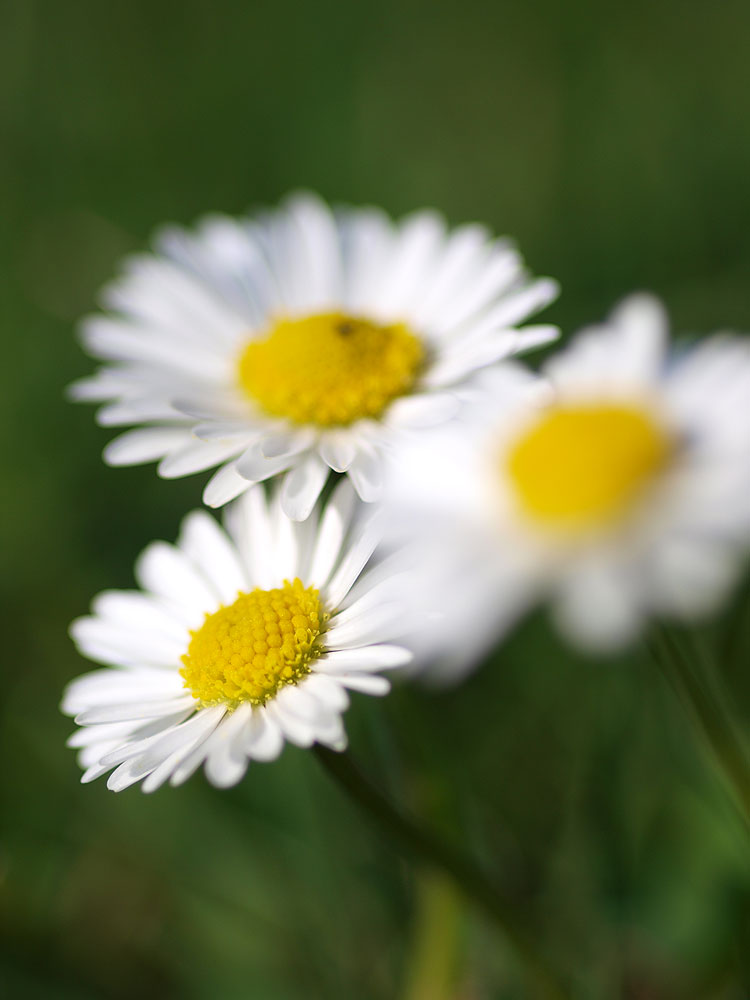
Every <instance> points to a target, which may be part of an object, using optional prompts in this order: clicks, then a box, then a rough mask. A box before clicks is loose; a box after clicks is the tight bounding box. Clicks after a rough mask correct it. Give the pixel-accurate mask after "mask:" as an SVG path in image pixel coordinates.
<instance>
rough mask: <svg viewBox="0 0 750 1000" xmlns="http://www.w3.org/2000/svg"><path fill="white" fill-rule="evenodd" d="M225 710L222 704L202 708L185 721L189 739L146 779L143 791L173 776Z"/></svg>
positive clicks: (184, 724)
mask: <svg viewBox="0 0 750 1000" xmlns="http://www.w3.org/2000/svg"><path fill="white" fill-rule="evenodd" d="M224 712H225V709H224V707H223V706H222V705H216V706H214V708H208V709H201V710H200V711H199V712H196V714H195V715H194V716H193V717H192V718H191V719H188V721H187V722H185V723H183V727H182V728H183V730H185V731H186V732H185V734H184V735H185V736H186V737H187V736H188V735H189V739H186V740H185V742H184V743H183V745H182V746H180V747H179V748H178V749H177V750H175V751H174V752H173V753H171V754H170V755H169V756H168V757H167V758H166V759H165V760H164V761H162V763H161V764H159V765H158V766H157V767H155V768H154V770H153V771H152V772H151V774H149V775H148V777H146V778H145V779H144V782H143V785H142V788H143V791H144V792H154V791H156V789H157V788H160V787H161V786H162V785H163V784H164V782H165V781H167V780H168V779H169V778H170V777H171V776H172V774H173V772H174V771H175V770H176V768H177V767H178V766H179V765H180V764H181V763H182V761H184V760H185V759H186V758H187V757H188V756H189V755H190V754H192V753H193V752H194V750H195V749H196V748H197V747H200V746H203V744H204V743H205V741H206V740H207V739H208V737H209V736H210V735H211V733H212V732H213V731H214V729H215V728H216V726H217V725H218V724H219V722H220V721H221V719H222V718H223V716H224ZM175 783H177V782H175Z"/></svg>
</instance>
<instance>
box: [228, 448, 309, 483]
mask: <svg viewBox="0 0 750 1000" xmlns="http://www.w3.org/2000/svg"><path fill="white" fill-rule="evenodd" d="M296 460H297V455H296V453H287V454H284V455H280V456H279V457H278V458H266V456H265V455H264V454H263V450H262V441H260V442H256V443H255V444H254V445H251V446H250V447H249V448H248V449H247V451H246V452H245V454H244V455H242V456H241V457H240V458H239V459H237V463H236V465H237V471H238V472H239V474H240V475H241V476H244V478H245V479H247V480H248V481H249V482H251V483H262V482H263V481H264V480H265V479H270V478H271V476H276V475H278V473H279V472H283V471H284V470H285V469H288V468H289V467H290V466H291V465H294V463H295V461H296Z"/></svg>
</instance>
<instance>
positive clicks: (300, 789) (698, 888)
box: [0, 0, 750, 1000]
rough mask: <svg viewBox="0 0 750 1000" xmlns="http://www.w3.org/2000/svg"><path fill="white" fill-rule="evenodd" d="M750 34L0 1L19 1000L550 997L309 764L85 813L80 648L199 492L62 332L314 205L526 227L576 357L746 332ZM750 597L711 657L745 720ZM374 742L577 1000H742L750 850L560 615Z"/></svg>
mask: <svg viewBox="0 0 750 1000" xmlns="http://www.w3.org/2000/svg"><path fill="white" fill-rule="evenodd" d="M749 33H750V7H748V5H747V3H746V2H744V0H723V2H722V3H720V4H714V5H712V6H711V7H709V6H708V5H705V4H703V3H695V2H692V0H682V2H680V3H677V2H668V0H651V2H645V0H632V2H630V3H628V4H606V3H601V2H599V3H594V2H585V0H574V2H571V3H567V4H560V3H556V2H554V0H525V2H524V0H510V2H506V0H500V2H493V0H464V2H462V3H448V2H444V0H433V2H431V3H428V2H422V0H400V2H398V3H397V2H395V0H381V2H380V3H377V4H374V3H373V4H344V3H340V2H335V0H318V2H316V3H315V4H312V3H310V4H307V3H304V2H301V0H297V2H289V0H274V2H271V0H256V2H249V3H248V2H246V3H242V2H240V0H236V2H233V0H216V2H214V3H211V4H209V3H206V2H201V0H183V2H182V3H179V4H178V3H173V2H168V0H148V2H146V0H131V2H130V3H127V4H124V3H118V4H103V3H101V2H95V0H71V2H68V3H57V2H53V0H5V2H4V3H2V4H0V149H1V150H2V155H1V156H0V219H1V220H2V222H1V223H0V234H1V238H0V289H2V296H1V297H0V310H1V311H0V333H1V335H2V358H3V364H2V367H1V368H0V371H1V373H2V379H3V384H2V392H0V412H1V413H2V420H1V421H0V434H1V435H2V455H3V459H2V462H3V466H2V482H3V501H4V506H3V517H2V521H1V522H0V530H1V531H2V537H1V538H0V559H1V560H2V569H3V572H2V577H1V580H0V586H1V587H2V600H1V602H0V607H1V608H2V613H3V617H4V619H5V621H4V624H3V629H2V649H3V671H4V680H3V684H2V694H3V707H2V713H3V718H2V737H1V739H2V759H3V762H4V765H3V767H2V769H1V770H0V795H1V796H2V834H1V839H0V934H1V935H2V941H1V943H0V993H2V995H3V996H8V997H11V998H23V1000H25V998H32V1000H35V998H40V1000H42V998H44V1000H47V998H54V1000H58V998H60V1000H89V998H103V1000H120V998H123V1000H124V998H130V997H132V996H135V995H137V996H139V997H142V998H146V1000H148V998H151V997H154V998H156V997H159V998H173V997H174V998H188V1000H204V998H205V1000H208V998H211V1000H215V998H219V1000H235V998H236V1000H240V998H242V1000H246V998H248V1000H308V998H311V997H314V998H316V1000H317V998H320V1000H351V998H353V997H357V998H363V1000H390V998H395V997H398V998H404V1000H494V998H505V1000H522V998H526V997H533V996H535V993H534V991H533V988H532V987H531V986H530V985H529V984H528V983H527V982H525V980H524V977H523V972H522V970H521V968H520V967H519V965H518V963H517V961H516V960H515V959H514V957H513V955H512V953H511V952H510V950H509V949H508V948H507V947H506V945H505V944H504V943H503V941H502V940H501V939H499V938H498V936H497V935H496V933H495V931H494V929H493V928H492V927H489V926H488V925H486V924H485V923H484V921H483V920H482V919H481V918H480V917H479V916H478V915H477V914H475V913H473V912H472V911H471V910H469V909H467V908H466V907H465V906H464V905H463V903H461V901H460V900H458V899H457V898H456V897H455V896H454V895H453V894H452V890H451V888H450V887H449V886H446V885H444V884H441V882H440V880H439V879H438V880H435V879H434V877H432V876H430V875H429V874H428V873H424V872H420V871H419V870H416V871H413V870H411V869H409V868H408V867H407V866H405V865H404V863H403V862H402V861H401V860H400V859H399V857H398V855H397V854H395V853H394V852H393V850H392V849H391V847H390V846H389V845H388V844H387V843H384V842H383V841H382V839H381V838H380V837H379V836H378V833H377V831H375V830H373V829H371V828H370V826H369V824H368V823H367V821H365V820H364V819H363V818H362V816H360V815H359V814H357V813H356V812H355V811H354V810H353V808H352V807H351V805H350V804H349V803H347V802H345V801H343V800H342V798H341V796H340V795H339V792H338V790H337V789H336V788H334V787H332V786H331V785H329V783H328V781H327V779H326V777H325V775H323V774H322V773H321V772H320V770H319V768H318V766H317V763H316V761H315V760H314V758H313V757H312V756H311V755H310V754H306V753H304V752H301V751H297V750H294V749H287V750H286V751H285V753H284V755H283V758H282V759H281V760H280V761H279V762H278V763H276V764H274V765H269V766H265V765H264V766H257V767H254V768H251V771H250V773H249V774H248V776H247V778H246V780H245V781H244V782H243V783H242V784H241V786H240V787H238V788H236V789H234V790H232V791H230V792H216V791H214V790H212V789H211V788H210V787H208V785H207V784H206V783H205V781H204V779H203V778H202V777H200V776H198V777H196V778H194V779H193V780H192V781H191V782H190V783H189V785H188V786H187V787H185V788H181V789H179V790H176V791H175V790H164V791H161V792H160V793H158V794H157V795H156V796H154V797H152V798H149V797H146V796H143V795H141V793H140V792H139V791H138V790H137V789H133V790H131V791H128V792H126V793H123V794H122V795H120V796H114V795H113V794H112V793H110V792H108V791H107V790H106V788H105V786H104V783H103V782H99V783H97V784H95V785H93V786H88V787H82V786H80V785H79V784H78V770H77V767H76V764H75V762H74V758H73V754H72V753H71V752H70V751H68V750H65V748H64V746H63V741H64V738H65V736H66V734H67V733H68V731H69V730H70V728H71V727H70V723H69V721H66V720H64V719H62V718H61V717H60V716H59V714H58V711H57V703H58V700H59V695H60V691H61V689H62V687H63V685H64V684H65V682H66V681H67V680H69V679H70V678H71V677H73V676H75V675H76V674H78V673H80V672H82V671H83V670H84V669H86V664H84V663H83V662H82V661H81V660H80V659H79V658H78V657H77V655H76V654H75V652H74V650H73V648H72V645H71V643H70V642H69V640H68V638H67V636H66V628H67V624H68V622H69V621H70V620H71V619H72V618H73V617H75V616H76V615H78V614H80V613H81V612H83V611H84V610H85V609H86V607H87V605H88V602H89V600H90V598H91V597H92V595H93V594H94V593H96V592H97V591H98V590H100V589H102V588H105V587H118V586H125V587H127V586H130V585H132V569H131V567H132V563H133V560H134V557H135V555H136V554H137V552H138V551H139V550H140V548H141V547H142V546H143V545H144V544H145V543H146V542H147V541H149V540H150V539H152V538H154V537H164V538H169V539H172V538H174V536H175V534H176V531H177V524H178V521H179V518H180V516H181V515H182V514H183V513H184V512H185V511H186V510H188V509H190V507H192V506H193V505H195V504H197V503H198V502H199V498H200V490H201V485H202V482H203V480H204V478H205V477H195V478H194V479H189V480H184V481H177V482H160V481H158V480H157V478H156V476H155V475H154V472H153V468H151V467H147V468H140V469H121V470H112V469H107V468H105V467H104V466H103V465H102V463H101V461H100V458H99V455H100V452H101V449H102V447H103V445H104V444H105V442H106V441H107V440H108V438H109V437H110V436H111V432H108V431H104V430H101V429H97V428H96V427H95V425H94V422H93V419H92V412H91V411H90V410H89V409H86V408H83V407H73V406H70V405H68V404H66V403H65V402H64V400H63V387H64V386H65V385H66V383H68V382H69V381H70V380H72V379H73V378H75V377H77V376H79V375H82V374H84V373H87V372H89V371H90V370H91V368H92V364H91V363H90V362H89V361H88V360H87V359H86V358H85V357H84V356H83V354H82V353H81V351H80V350H79V348H78V346H77V345H76V343H75V340H74V335H73V329H74V321H75V320H76V319H77V317H79V316H80V315H82V314H84V313H85V312H87V311H89V310H91V309H93V308H94V307H95V299H96V294H97V289H98V288H99V287H100V285H101V284H102V282H103V281H105V280H106V279H107V278H108V277H110V276H111V275H112V274H113V273H114V270H115V268H116V266H117V262H118V260H119V258H120V257H121V256H122V254H123V253H125V252H128V251H130V250H133V249H138V248H142V247H144V246H145V245H146V241H147V239H148V235H149V232H150V231H151V229H152V228H153V227H154V226H155V225H156V224H158V223H160V222H162V221H165V220H176V221H181V222H190V221H191V220H193V219H194V218H195V217H196V216H197V215H199V214H201V213H203V212H205V211H207V210H224V211H227V212H231V213H236V212H240V211H242V210H244V209H245V208H247V207H248V206H249V205H251V204H256V203H262V202H273V201H275V200H277V199H278V198H279V196H281V195H282V194H283V193H284V192H285V191H286V190H288V189H289V188H293V187H297V186H306V187H311V188H313V189H316V190H319V191H320V192H321V193H322V194H323V195H325V196H326V197H328V198H331V199H333V200H344V201H351V202H355V203H356V202H365V201H368V202H374V203H378V204H382V205H383V206H384V207H386V208H387V209H388V210H389V211H391V212H393V213H397V214H398V213H402V212H405V211H408V210H410V209H412V208H414V207H418V206H422V205H435V206H437V207H438V208H440V209H442V210H443V211H445V212H446V213H447V215H448V217H449V218H450V219H451V221H453V222H459V221H464V220H467V219H473V218H479V219H481V220H484V221H486V222H487V223H489V224H490V225H491V226H493V227H494V228H495V229H496V230H498V231H500V232H509V233H511V234H513V235H514V236H516V237H517V238H518V240H519V242H520V244H521V247H522V249H523V250H524V252H525V254H526V256H527V258H528V260H529V262H530V264H531V266H532V267H533V268H534V270H536V271H537V272H538V273H549V274H553V275H555V276H556V277H558V278H560V279H561V281H562V285H563V297H562V298H561V299H560V301H559V303H558V304H556V305H555V306H554V307H553V308H551V309H550V310H549V311H548V313H547V317H548V318H549V320H550V321H555V322H559V323H561V324H562V325H563V326H564V327H565V328H566V329H568V330H569V329H572V328H573V327H574V326H575V325H577V324H580V323H583V322H587V321H590V320H593V319H596V318H598V317H600V316H601V315H602V314H603V313H604V312H605V310H607V309H608V308H609V307H610V305H611V304H612V302H613V301H614V300H615V299H616V298H617V297H618V296H620V295H622V294H624V293H626V292H628V291H630V290H631V289H633V288H636V287H647V288H651V289H653V290H655V291H657V292H658V293H660V294H661V295H662V296H663V297H664V298H665V300H666V302H667V304H668V306H669V308H670V311H671V314H672V316H673V318H674V321H675V325H676V327H677V328H678V329H680V330H685V331H689V332H695V333H700V332H705V331H708V330H710V329H715V328H719V327H734V328H739V329H746V330H747V329H750V281H749V280H748V279H749V277H750V226H749V225H748V221H749V220H750V184H749V183H748V177H749V176H750V63H749V62H748V34H749ZM749 404H750V401H749ZM749 599H750V590H749V589H748V588H747V587H745V588H744V590H743V592H742V593H741V594H740V595H739V597H738V599H737V601H736V603H735V606H734V607H733V608H732V609H730V610H729V611H728V612H727V614H726V616H725V617H724V619H723V620H722V621H721V622H720V623H718V624H717V625H715V626H714V627H712V628H710V629H709V630H707V632H706V633H705V635H704V641H705V642H706V643H708V644H709V647H710V648H712V649H713V650H714V651H715V652H716V653H717V654H718V655H719V659H720V665H721V670H722V672H723V674H724V678H725V680H726V683H727V685H728V686H729V688H730V691H731V693H732V698H733V701H734V703H735V707H736V710H737V713H738V716H739V717H740V718H741V719H742V720H743V721H744V725H745V727H747V723H748V715H749V714H750V713H749V711H748V710H749V708H750V681H749V680H748V677H749V676H750V675H749V672H748V662H749V661H750V624H749V623H748V615H747V613H746V609H747V607H748V600H749ZM347 721H348V724H349V729H350V732H351V737H352V744H353V748H354V752H355V753H356V755H357V756H358V758H360V760H361V761H362V762H363V763H364V764H365V766H366V767H367V769H368V770H369V772H370V773H371V774H372V775H373V776H375V777H376V778H377V780H378V781H379V782H381V783H382V784H383V785H384V786H386V787H387V788H389V789H390V791H391V792H392V794H394V795H396V796H398V797H400V798H401V799H402V800H403V801H405V802H407V803H409V804H410V805H411V806H412V807H413V808H415V809H418V810H420V811H421V812H423V813H424V814H426V815H428V816H430V817H431V818H432V822H434V823H435V824H436V825H437V826H439V827H440V828H441V829H443V831H444V833H445V835H446V836H448V837H451V838H452V839H453V840H454V841H455V842H456V843H458V844H460V845H463V846H464V847H465V848H466V849H467V850H470V851H472V852H474V853H475V854H476V855H477V856H478V857H480V858H482V859H483V861H484V862H485V863H486V864H487V866H488V867H489V868H491V869H492V870H494V871H496V872H498V873H499V877H500V878H501V880H502V882H503V884H504V886H505V887H506V890H507V892H508V893H509V894H510V895H511V896H512V897H513V898H514V899H516V900H517V905H518V908H519V912H522V913H523V914H524V916H525V917H526V918H527V919H528V920H529V921H530V922H531V924H532V926H533V928H534V933H535V936H536V938H537V940H538V943H539V945H540V947H541V948H542V949H543V950H544V951H545V952H546V953H547V954H548V955H549V956H550V958H551V959H553V960H554V962H555V963H556V964H557V965H558V966H559V967H560V968H561V969H563V970H564V971H565V973H566V974H567V975H569V976H570V977H572V981H573V983H574V995H575V997H576V1000H579V998H580V1000H588V998H591V1000H596V998H605V1000H606V998H619V997H624V998H625V997H627V998H633V1000H651V998H667V1000H670V998H676V1000H680V998H683V1000H694V998H697V997H706V998H709V997H710V998H715V1000H735V998H736V1000H742V998H745V997H747V996H748V995H750V959H749V958H748V954H749V953H750V871H749V870H748V867H749V866H748V850H747V839H746V833H745V831H744V830H743V828H742V825H741V822H740V820H739V819H738V816H737V814H736V812H735V810H734V808H733V805H732V803H731V800H730V798H729V796H728V795H727V792H726V789H725V788H724V786H723V785H722V783H721V780H720V778H719V777H718V775H717V773H716V771H715V770H714V769H713V767H712V766H711V764H710V762H709V760H708V758H707V757H706V755H705V754H704V753H703V748H702V747H701V746H700V745H699V744H698V743H696V740H695V734H694V733H693V732H692V731H691V729H690V726H689V724H688V722H687V719H686V716H685V715H684V714H683V712H682V711H681V709H680V707H679V706H678V705H677V704H676V703H675V702H674V700H673V699H672V698H671V695H670V693H669V691H667V690H666V688H665V686H664V684H663V682H662V681H661V679H660V677H659V676H657V675H656V673H655V672H654V670H653V667H652V665H651V664H650V663H649V661H648V660H646V659H642V658H640V657H639V656H634V657H632V658H631V659H629V660H623V661H616V662H610V663H598V662H590V661H587V660H585V659H581V658H579V657H577V656H575V655H573V654H572V653H570V652H568V651H566V650H565V649H563V648H561V646H560V644H559V643H558V641H557V640H556V639H555V638H554V636H552V634H551V633H550V631H549V629H548V625H547V623H546V621H545V619H544V618H543V616H541V615H540V616H538V617H536V618H534V619H533V620H531V621H529V622H527V623H526V624H525V625H524V626H523V627H522V628H521V629H519V631H518V632H517V634H516V635H515V636H514V637H513V638H512V640H511V641H510V642H509V643H508V644H507V646H506V647H505V648H504V649H503V650H502V651H501V652H500V653H499V654H498V656H497V657H496V658H495V660H494V661H493V662H492V663H490V664H488V665H487V666H486V667H485V669H484V670H483V671H482V672H480V673H479V674H477V675H476V676H475V677H474V678H473V679H472V680H471V681H470V682H469V683H467V684H466V685H465V686H463V687H461V688H460V689H458V690H455V691H451V692H443V693H434V692H433V693H429V692H423V691H421V690H419V689H417V688H414V687H409V688H407V687H403V688H401V689H399V690H398V691H397V692H396V693H395V694H394V695H393V696H392V697H391V698H389V699H387V700H386V701H385V702H383V703H374V702H373V701H372V700H371V701H370V702H368V701H367V699H364V698H359V699H355V704H354V706H353V709H352V711H351V712H350V713H349V716H348V719H347ZM441 913H442V914H443V917H440V916H439V914H441ZM436 914H437V916H436ZM436 920H437V926H436V928H435V926H434V925H435V923H436ZM441 921H442V922H441ZM431 927H432V928H433V929H432V930H430V928H431ZM425 935H426V936H425ZM430 935H433V943H432V944H431V943H430ZM431 949H432V950H431ZM431 955H432V956H433V958H434V961H431V959H430V956H431ZM425 956H426V957H425ZM425 969H426V970H427V971H425ZM420 970H421V971H420ZM441 970H442V971H441ZM430 976H432V978H430ZM425 984H427V985H425Z"/></svg>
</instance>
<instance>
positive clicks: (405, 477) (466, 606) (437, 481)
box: [386, 295, 750, 677]
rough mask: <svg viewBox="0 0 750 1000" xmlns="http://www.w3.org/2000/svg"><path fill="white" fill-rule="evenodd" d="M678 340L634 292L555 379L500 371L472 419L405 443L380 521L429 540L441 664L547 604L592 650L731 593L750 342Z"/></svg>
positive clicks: (560, 364) (703, 609)
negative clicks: (651, 618) (672, 343)
mask: <svg viewBox="0 0 750 1000" xmlns="http://www.w3.org/2000/svg"><path fill="white" fill-rule="evenodd" d="M667 337H668V331H667V321H666V316H665V314H664V311H663V308H662V306H661V305H660V303H659V302H658V301H657V300H655V299H653V298H652V297H650V296H646V295H637V296H632V297H631V298H629V299H627V300H625V301H624V302H623V303H622V304H621V305H620V306H619V307H618V308H617V309H616V310H615V312H614V313H613V314H612V316H611V317H610V319H609V321H608V322H606V323H605V324H602V325H600V326H594V327H591V328H588V329H586V330H583V331H582V332H581V333H580V334H579V335H578V336H577V337H576V338H575V339H574V340H573V342H572V343H571V344H570V346H568V347H567V348H565V349H564V350H561V351H560V352H558V353H557V354H556V355H555V356H553V357H552V358H551V359H550V360H549V362H548V363H547V364H546V365H545V367H544V370H543V375H544V376H546V378H543V379H542V380H534V379H533V377H532V376H531V375H530V374H528V373H524V372H522V371H521V370H520V369H515V368H514V367H513V366H511V365H508V366H505V367H504V368H503V370H502V372H498V373H494V374H493V375H492V379H493V380H495V381H496V380H497V379H499V378H502V379H503V380H504V382H505V385H504V386H502V388H501V391H499V392H494V393H493V392H492V386H491V385H489V386H488V388H489V390H490V391H488V393H487V394H486V398H485V401H484V402H483V403H482V404H477V405H476V406H475V408H474V409H473V410H472V413H471V421H470V422H468V421H465V422H464V423H463V425H462V426H461V427H452V428H450V429H449V430H447V431H445V432H440V433H438V432H437V431H436V432H433V434H432V436H431V439H430V442H429V444H428V443H427V442H425V441H424V440H423V441H422V442H421V444H420V447H419V448H416V447H415V448H411V447H410V448H408V449H406V450H405V451H404V452H402V454H401V456H400V461H399V464H398V466H397V470H396V474H394V476H393V479H392V484H391V489H390V490H389V499H388V502H387V508H388V510H389V517H388V518H387V519H386V521H387V522H388V523H389V524H390V525H391V528H392V530H395V529H398V530H400V532H401V533H402V534H403V533H404V532H406V533H408V534H411V535H414V536H415V537H416V538H417V539H418V540H419V541H421V543H422V545H423V553H422V555H423V562H424V564H425V566H427V565H429V573H428V574H427V575H428V576H431V577H432V578H433V579H434V581H435V586H434V587H433V599H434V605H435V607H436V608H440V607H442V608H443V609H444V608H445V607H446V605H448V604H449V606H450V611H449V613H448V614H446V615H443V616H442V619H441V620H442V623H443V624H442V626H441V624H440V620H439V619H438V618H436V619H435V622H434V626H433V629H432V639H433V642H432V644H431V646H430V649H429V652H430V653H431V654H432V655H434V656H436V657H437V664H436V666H435V668H434V671H435V672H436V673H437V674H438V675H439V674H440V672H441V671H442V673H443V674H444V675H445V676H446V677H450V676H456V675H458V674H460V673H461V672H462V671H464V670H466V669H468V668H469V667H470V666H471V664H472V663H473V662H476V660H477V659H478V657H479V656H480V655H481V654H483V653H484V652H486V651H487V650H488V648H489V646H490V645H491V644H492V642H493V641H495V640H496V639H497V638H498V637H499V636H500V635H502V634H503V632H505V631H506V630H507V629H508V628H509V627H510V625H512V623H513V622H514V621H515V620H516V619H517V618H518V616H519V615H520V614H522V613H523V612H524V611H525V610H526V609H527V608H528V607H529V606H530V605H531V604H532V603H534V602H536V601H538V600H540V599H544V598H548V599H549V600H550V602H551V604H552V611H553V615H554V618H555V620H556V622H557V624H558V626H559V628H560V629H561V630H562V631H563V633H564V634H565V635H566V636H567V637H568V638H569V639H570V640H571V641H573V642H574V643H576V644H578V645H580V646H583V647H587V648H589V649H591V650H594V651H596V650H609V649H614V648H616V647H619V646H621V645H623V644H625V643H626V642H628V641H629V640H631V639H632V638H633V637H634V635H636V634H637V632H638V629H639V627H640V625H641V624H642V621H643V619H644V617H646V616H647V615H650V614H656V615H665V616H675V617H679V618H692V617H693V616H697V615H701V614H704V613H707V612H710V611H711V610H712V609H714V608H715V607H716V606H717V604H718V603H719V602H720V601H721V599H722V598H723V597H724V596H725V594H726V592H727V589H728V587H729V585H730V584H731V582H732V581H733V579H734V578H735V576H736V574H737V572H738V568H739V566H740V565H741V557H742V556H743V554H744V552H745V551H746V549H747V547H748V542H749V541H750V405H749V401H750V340H747V339H743V338H741V337H738V336H732V335H728V334H717V335H714V336H712V337H709V338H707V339H705V340H703V341H701V342H699V343H698V344H696V345H695V346H693V347H692V348H688V349H685V350H681V351H673V352H670V351H669V350H668V344H667ZM498 398H500V399H503V400H505V403H506V405H505V406H504V407H499V406H498V404H497V399H498ZM514 399H515V402H514V401H513V400H514ZM446 588H447V590H446ZM441 593H442V597H441V596H440V594H441ZM446 594H450V600H449V601H448V600H447V598H446Z"/></svg>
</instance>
